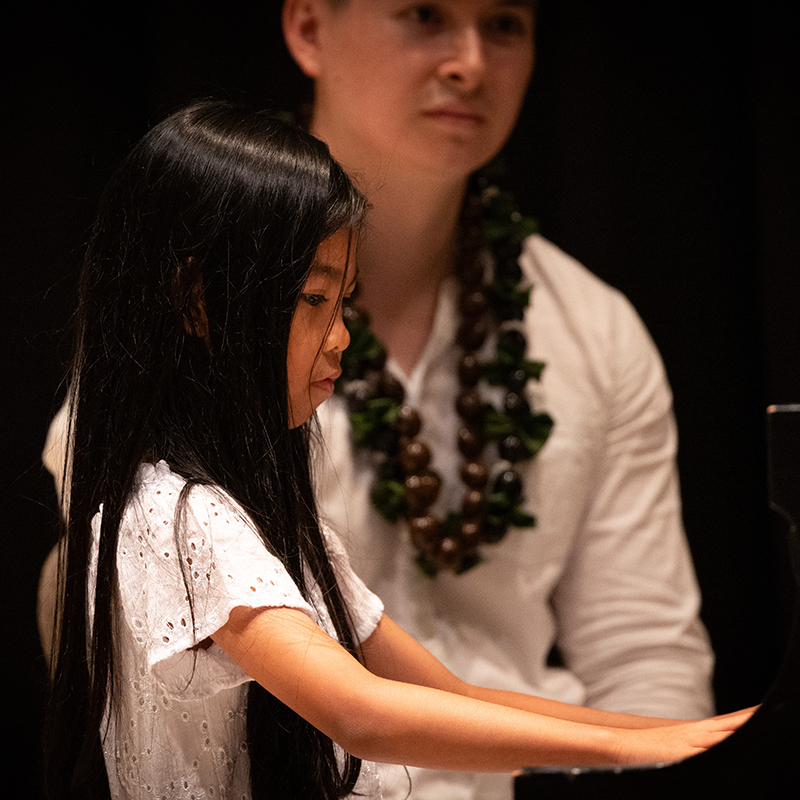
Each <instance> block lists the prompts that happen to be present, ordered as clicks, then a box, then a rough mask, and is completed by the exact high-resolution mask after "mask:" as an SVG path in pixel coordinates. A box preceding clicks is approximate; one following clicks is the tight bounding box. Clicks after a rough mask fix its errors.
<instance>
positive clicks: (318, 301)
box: [300, 292, 328, 307]
mask: <svg viewBox="0 0 800 800" xmlns="http://www.w3.org/2000/svg"><path fill="white" fill-rule="evenodd" d="M300 298H301V299H302V301H303V302H304V303H308V305H310V306H313V307H316V306H320V305H322V304H323V303H325V302H327V300H328V298H327V297H325V295H324V294H308V293H305V292H304V293H303V294H302V295H300Z"/></svg>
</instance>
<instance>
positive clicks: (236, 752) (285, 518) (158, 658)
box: [47, 101, 747, 800]
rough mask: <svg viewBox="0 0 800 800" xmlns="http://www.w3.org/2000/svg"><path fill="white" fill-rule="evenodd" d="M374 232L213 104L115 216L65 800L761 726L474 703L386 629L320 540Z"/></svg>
mask: <svg viewBox="0 0 800 800" xmlns="http://www.w3.org/2000/svg"><path fill="white" fill-rule="evenodd" d="M363 213H364V200H363V198H362V197H361V196H360V195H359V194H358V193H357V192H356V191H355V190H354V189H353V187H352V185H351V184H350V182H349V181H348V179H347V177H346V176H345V174H344V172H343V171H342V170H341V169H340V168H339V166H338V165H337V164H336V163H335V162H334V161H333V160H332V159H331V157H330V155H329V153H328V150H327V148H326V147H325V146H324V145H323V144H321V143H320V142H319V141H317V140H316V139H314V138H313V137H311V136H309V135H307V134H304V133H302V132H299V131H297V130H295V129H294V128H291V127H289V126H287V125H285V124H283V123H281V122H278V121H276V120H275V119H272V118H270V117H269V116H268V115H266V114H264V113H251V112H247V111H245V110H243V109H240V108H238V107H234V106H231V105H227V104H223V103H217V102H212V101H208V102H202V103H198V104H195V105H193V106H190V107H188V108H186V109H184V110H182V111H180V112H178V113H176V114H174V115H172V116H170V117H168V118H167V119H166V120H165V121H164V122H162V123H161V124H159V125H157V126H156V127H155V128H154V129H153V130H152V131H151V132H150V133H149V134H147V135H146V136H145V137H144V139H143V140H142V141H141V142H140V143H139V144H138V145H137V146H136V147H135V148H134V149H133V151H132V152H131V154H130V155H129V157H128V158H127V159H126V160H125V161H124V162H123V163H122V165H121V166H120V167H119V168H118V170H117V172H116V173H115V175H114V177H113V178H112V180H111V182H110V184H109V186H108V188H107V190H106V192H105V193H104V196H103V198H102V201H101V205H100V210H99V214H98V217H97V221H96V223H95V227H94V230H93V234H92V237H91V240H90V244H89V247H88V252H87V256H86V259H85V264H84V270H83V275H82V281H81V291H80V303H79V309H78V314H77V335H76V354H75V359H74V365H73V370H72V376H71V384H70V385H71V396H70V402H69V408H70V409H71V421H70V431H69V437H68V438H69V443H70V444H69V453H68V456H67V461H66V462H65V463H68V464H69V466H70V469H69V470H67V471H66V472H68V474H69V477H68V481H67V485H66V486H65V487H64V489H65V491H64V507H65V514H66V519H67V522H66V532H65V538H64V546H63V547H62V548H61V558H62V563H61V565H60V575H61V587H60V588H61V591H60V594H59V596H60V597H62V603H63V606H62V608H61V611H60V613H59V614H58V615H57V618H58V619H59V620H60V625H59V627H58V630H57V635H56V637H55V641H56V643H57V650H56V656H55V662H54V686H53V698H52V703H51V706H50V711H51V720H50V726H49V728H48V734H47V747H48V762H47V784H48V789H49V792H50V794H51V796H52V797H108V796H109V793H110V795H111V796H112V797H114V798H131V797H145V796H146V797H157V798H194V797H196V798H199V797H218V798H224V797H228V798H234V797H236V798H249V797H254V798H255V797H270V798H286V799H287V800H289V798H291V799H292V800H297V798H335V797H343V796H348V795H351V794H358V795H359V796H365V797H379V796H380V787H379V784H378V780H377V775H376V773H375V771H374V769H373V768H372V766H371V765H370V764H368V763H367V761H368V760H370V761H371V760H381V761H388V762H392V763H400V764H413V765H418V766H425V767H434V768H442V769H450V770H465V769H468V770H478V771H497V772H502V771H506V772H509V771H512V770H514V769H515V768H518V767H522V766H524V765H531V764H543V763H576V764H617V763H636V762H649V761H656V760H663V759H677V758H682V757H685V756H689V755H691V754H693V753H696V752H699V751H701V750H703V749H705V748H707V747H709V746H711V745H713V744H715V743H716V742H718V741H720V740H721V739H723V738H724V737H725V736H727V735H728V734H729V733H730V732H731V731H732V730H734V729H735V728H736V727H738V726H739V725H740V724H741V723H742V722H743V721H744V720H745V719H746V718H747V712H742V713H739V714H736V715H730V716H728V717H727V718H718V719H712V720H705V721H702V722H694V723H683V724H676V723H675V722H671V721H667V720H658V719H650V718H639V717H631V716H626V715H618V714H610V713H604V712H597V711H589V710H586V709H581V708H578V707H574V706H569V705H566V704H562V703H557V702H551V701H546V700H542V699H538V698H535V697H529V696H525V695H518V694H514V693H510V692H502V691H496V690H485V689H480V688H477V687H474V686H470V685H468V684H465V683H463V682H461V681H460V680H458V679H457V678H456V677H454V676H453V675H452V674H451V673H450V672H448V671H447V670H446V669H445V668H444V667H443V666H442V665H441V664H440V663H439V662H438V661H437V660H436V659H434V658H433V656H431V655H430V654H429V653H428V652H427V651H425V650H424V649H423V648H422V647H421V646H420V645H418V644H417V643H416V642H415V641H414V640H412V639H411V638H409V637H408V636H406V635H405V634H404V633H402V632H401V631H400V629H399V628H397V627H396V626H395V625H394V624H393V623H392V622H391V621H390V620H389V619H388V618H386V617H385V616H384V615H383V614H382V606H381V603H380V601H379V600H378V598H377V597H375V596H374V595H373V594H372V593H371V592H369V591H368V590H367V589H366V588H365V586H364V585H363V584H362V583H361V581H360V580H359V579H358V578H357V577H356V576H355V575H354V574H353V573H352V571H351V570H350V568H349V565H348V562H347V558H346V556H345V555H344V551H343V550H342V548H341V546H340V544H339V543H338V541H337V540H336V539H335V537H333V535H332V534H328V533H327V532H326V531H325V530H323V529H322V528H321V527H320V524H319V522H318V520H317V516H316V512H315V507H314V498H313V492H312V480H311V472H310V466H309V458H308V446H309V434H310V430H309V424H308V422H309V420H310V419H311V418H312V417H313V412H314V409H315V408H316V407H317V406H318V405H319V404H320V403H322V402H323V401H324V400H325V399H326V398H327V397H328V396H329V395H330V394H331V393H332V391H333V381H334V379H335V378H336V377H337V376H338V374H339V371H340V370H339V359H340V357H341V353H342V351H343V350H344V349H345V347H346V346H347V344H348V341H349V336H348V333H347V331H346V329H345V327H344V323H343V320H342V314H341V302H342V297H343V296H347V295H348V294H349V293H351V292H352V290H353V287H354V282H355V268H354V263H353V257H352V246H351V245H352V242H353V239H354V237H355V234H356V232H357V230H358V228H359V225H360V223H361V220H362V217H363ZM362 759H363V761H362Z"/></svg>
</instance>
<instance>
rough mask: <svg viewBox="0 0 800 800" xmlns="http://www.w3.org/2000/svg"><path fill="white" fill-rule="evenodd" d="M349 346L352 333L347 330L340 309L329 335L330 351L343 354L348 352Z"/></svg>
mask: <svg viewBox="0 0 800 800" xmlns="http://www.w3.org/2000/svg"><path fill="white" fill-rule="evenodd" d="M349 344H350V331H349V330H347V326H346V325H345V324H344V318H343V316H342V311H341V309H339V311H338V312H337V314H336V318H335V319H334V321H333V325H332V326H331V330H330V333H329V334H328V349H329V350H333V351H335V352H338V353H342V352H344V351H345V350H347V346H348V345H349Z"/></svg>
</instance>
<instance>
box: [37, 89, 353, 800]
mask: <svg viewBox="0 0 800 800" xmlns="http://www.w3.org/2000/svg"><path fill="white" fill-rule="evenodd" d="M364 208H365V202H364V199H363V198H362V196H361V195H359V194H358V192H357V191H356V190H355V189H354V188H353V186H352V184H351V183H350V181H349V180H348V178H347V176H346V175H345V174H344V172H343V171H342V169H341V168H340V167H339V166H338V165H337V164H336V162H334V161H333V159H332V158H331V157H330V154H329V152H328V149H327V147H326V146H325V145H324V144H322V143H321V142H319V141H318V140H316V139H314V138H313V137H312V136H310V135H308V134H306V133H304V132H302V131H300V130H298V129H296V128H295V127H293V126H290V125H288V124H286V123H284V122H281V121H279V120H278V119H277V118H275V117H274V116H271V115H269V114H267V113H264V112H252V111H248V110H245V109H242V108H240V107H238V106H234V105H231V104H228V103H223V102H218V101H202V102H198V103H195V104H193V105H192V106H189V107H188V108H185V109H183V110H181V111H179V112H177V113H175V114H173V115H171V116H169V117H168V118H167V119H165V120H164V121H163V122H161V123H160V124H158V125H157V126H156V127H154V128H153V129H152V130H151V131H150V132H149V133H148V134H147V135H146V136H145V137H144V138H143V139H142V140H141V141H140V142H139V143H138V144H137V145H136V146H135V147H134V149H133V150H132V151H131V153H130V155H129V156H128V157H127V158H126V159H125V160H124V161H123V162H122V163H121V165H120V166H119V167H118V168H117V170H116V171H115V173H114V175H113V177H112V179H111V181H110V182H109V184H108V186H107V188H106V190H105V192H104V194H103V196H102V199H101V201H100V207H99V211H98V215H97V218H96V222H95V225H94V228H93V230H92V234H91V238H90V241H89V245H88V248H87V253H86V257H85V261H84V266H83V271H82V277H81V287H80V300H79V308H78V312H77V315H76V326H75V330H76V342H75V357H74V363H73V366H72V371H71V378H70V399H69V405H70V411H71V414H70V426H69V428H70V432H69V439H70V442H69V447H68V455H67V461H66V464H65V468H66V469H65V474H66V475H67V476H68V478H67V481H66V485H65V487H64V490H65V491H64V495H63V496H64V510H65V520H66V521H65V531H64V535H63V538H62V547H61V564H60V569H59V588H60V591H59V595H60V609H59V613H58V615H57V619H58V621H59V624H58V629H57V631H56V641H57V643H58V647H57V651H56V661H55V665H54V681H53V696H52V701H51V703H50V716H49V721H48V726H47V729H46V737H45V749H46V753H47V758H46V785H47V790H48V794H49V796H50V797H52V798H77V797H81V798H94V797H108V787H107V783H106V780H105V767H104V762H103V755H102V752H101V744H100V742H101V738H100V737H101V725H102V722H103V717H104V712H105V710H106V708H107V707H108V705H109V704H110V703H111V702H112V699H113V692H114V686H115V683H116V682H117V681H118V680H119V678H120V676H119V675H118V672H117V669H118V662H117V659H116V658H115V652H114V640H115V636H114V630H115V625H117V624H118V620H117V619H116V617H115V614H116V612H117V579H116V549H117V538H118V532H119V526H120V521H121V519H122V515H123V511H124V509H125V506H126V503H127V501H128V499H129V497H130V495H131V492H132V490H133V489H134V486H135V477H136V473H137V470H138V469H139V466H140V464H141V463H142V462H146V461H157V460H159V459H163V460H165V461H166V462H167V463H168V464H169V466H170V468H171V469H172V470H173V471H175V472H177V473H180V474H181V475H182V476H184V477H185V478H186V480H187V487H186V490H185V491H184V492H183V494H182V502H184V503H185V500H186V495H187V492H188V491H189V490H190V489H191V487H192V486H194V485H197V484H204V485H213V486H218V487H221V488H222V489H223V490H224V491H226V492H227V493H228V494H229V495H231V496H232V497H233V498H234V499H235V500H236V501H237V502H238V503H240V504H241V505H242V507H243V508H244V509H245V510H246V511H247V512H248V513H249V515H250V517H251V519H252V521H253V522H254V523H255V526H256V527H257V529H258V531H259V532H260V534H261V536H262V538H263V540H264V544H265V546H266V547H267V548H269V550H270V551H271V552H273V553H274V554H276V555H277V556H278V557H279V558H280V560H281V561H282V562H283V564H284V565H285V567H286V569H287V570H288V572H289V574H290V575H291V576H292V578H294V580H295V581H296V583H297V585H298V587H299V588H300V590H301V591H302V592H303V593H304V594H305V596H306V597H307V598H308V591H307V588H306V583H305V579H304V578H305V575H306V570H307V571H308V573H309V574H311V575H313V576H314V578H315V579H316V581H317V583H318V585H319V586H320V589H321V591H322V595H323V597H324V598H325V603H326V605H327V608H328V610H329V612H330V615H331V617H332V619H333V621H334V625H335V629H336V633H337V635H338V637H339V639H340V640H341V642H342V644H343V645H344V646H345V647H347V648H348V649H349V650H350V651H351V652H353V653H355V652H356V647H355V643H354V637H353V634H352V630H351V626H350V624H349V620H348V614H347V609H346V607H345V604H344V602H343V599H342V595H341V593H340V591H339V588H338V586H337V582H336V577H335V575H334V572H333V569H332V567H331V564H330V562H329V560H328V557H327V554H326V549H325V544H324V541H323V537H322V534H321V532H320V528H319V524H318V521H317V515H316V509H315V505H314V499H313V492H312V479H311V474H310V465H309V431H308V427H307V426H306V425H303V426H301V427H299V428H296V429H293V430H290V428H289V414H288V389H287V372H286V353H287V347H288V341H289V330H290V326H291V321H292V316H293V313H294V310H295V307H296V304H297V301H298V297H299V293H300V291H301V289H302V287H303V284H304V282H305V279H306V277H307V275H308V273H309V270H310V266H311V263H312V259H313V258H314V255H315V252H316V250H317V247H318V246H319V244H320V243H321V242H322V241H323V240H324V239H326V238H328V237H329V236H331V235H332V234H333V233H335V232H337V231H338V230H340V229H342V228H349V229H350V230H351V231H352V230H354V229H355V228H357V226H358V225H360V223H361V221H362V219H363V214H364ZM203 312H204V314H203ZM101 504H102V505H103V514H102V527H101V535H100V550H99V562H98V581H97V591H96V597H95V612H94V618H93V619H92V620H91V621H88V622H87V616H86V615H87V611H86V609H87V591H88V590H87V581H86V574H87V564H88V561H89V552H90V550H89V548H90V540H91V529H90V523H91V519H92V517H93V516H94V515H95V514H96V513H97V511H98V509H99V507H100V505H101ZM180 508H181V504H180V503H179V513H178V514H176V523H177V530H178V535H177V536H176V539H179V538H180V518H181V514H180ZM87 643H88V644H87ZM247 725H248V746H249V751H250V761H251V781H252V787H253V796H254V797H255V798H258V797H261V796H269V797H271V798H272V797H274V798H286V800H296V799H297V798H300V797H302V798H334V797H341V796H344V795H346V794H347V793H349V791H350V790H351V789H352V788H353V786H354V784H355V781H356V779H357V777H358V774H359V770H360V762H359V761H358V760H357V759H354V758H352V757H350V756H348V757H346V758H345V761H344V764H340V765H337V761H336V757H335V753H334V749H333V744H332V742H331V741H330V739H328V738H327V737H325V736H324V735H323V734H322V733H320V732H319V731H317V730H316V729H315V728H313V727H312V726H311V725H309V724H308V723H307V722H306V721H305V720H303V719H301V718H300V717H299V716H298V715H297V714H295V713H294V712H293V711H291V709H289V708H287V707H286V706H284V705H283V704H281V703H280V702H279V701H278V700H277V699H276V698H274V697H272V696H271V695H269V694H268V693H267V692H266V691H265V690H263V689H261V688H260V687H258V686H257V685H256V684H255V683H254V682H253V683H251V689H250V693H249V698H248V723H247Z"/></svg>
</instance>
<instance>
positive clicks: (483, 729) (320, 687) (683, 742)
mask: <svg viewBox="0 0 800 800" xmlns="http://www.w3.org/2000/svg"><path fill="white" fill-rule="evenodd" d="M213 639H214V640H215V642H216V643H217V644H218V645H219V646H220V647H222V648H223V649H224V650H225V651H226V652H227V653H228V655H230V656H231V658H232V659H233V660H234V661H236V662H237V663H238V664H240V666H241V667H242V668H243V669H244V670H245V671H246V672H247V673H248V674H249V675H250V676H252V677H253V678H254V679H255V680H256V681H258V682H259V683H260V684H261V685H262V686H263V687H264V688H265V689H267V690H268V691H269V692H271V693H272V694H274V695H275V696H276V697H277V698H278V699H280V700H281V701H282V702H284V703H285V704H286V705H288V706H289V707H291V708H292V709H293V710H294V711H296V712H297V713H298V714H299V715H300V716H302V717H304V718H305V719H307V720H308V721H309V722H310V723H311V724H312V725H314V726H315V727H317V728H318V729H319V730H321V731H322V732H323V733H325V734H326V735H327V736H329V737H330V738H331V739H333V740H334V741H336V742H337V743H338V744H340V745H341V746H342V747H343V748H344V749H345V750H346V751H347V752H349V753H351V754H352V755H354V756H356V757H359V758H363V759H368V760H370V761H383V762H388V763H398V764H407V765H411V766H420V767H428V768H434V769H449V770H465V771H486V772H510V771H513V770H515V769H517V768H519V767H523V766H532V765H537V764H581V765H591V764H618V763H647V762H654V761H663V760H674V759H679V758H683V757H686V756H689V755H692V754H695V753H698V752H700V751H702V750H704V749H706V748H708V747H710V746H712V745H713V744H716V743H717V742H719V741H721V740H722V739H724V738H725V737H726V736H727V735H728V734H729V733H730V732H732V731H733V730H734V729H735V728H736V727H738V726H739V725H740V724H741V723H742V722H743V721H744V720H745V719H746V718H747V716H748V714H747V713H746V712H743V713H742V714H740V715H738V716H731V717H729V718H727V719H715V720H705V721H701V722H695V723H686V724H680V725H674V724H673V725H670V726H669V727H656V728H649V729H647V730H632V729H629V728H615V727H612V726H609V725H595V724H583V723H582V722H576V721H574V719H573V718H570V717H574V718H579V717H583V716H584V715H588V716H592V715H593V714H599V713H601V712H589V711H587V710H585V709H576V708H575V707H572V706H566V705H564V704H561V703H550V702H547V701H541V700H539V701H537V700H536V699H535V698H526V699H525V700H524V701H520V704H521V705H524V706H527V708H518V707H515V704H514V703H512V702H511V700H512V699H514V698H517V697H519V698H523V697H524V696H523V695H514V694H513V693H505V692H499V693H493V692H489V696H496V697H497V699H500V700H501V703H499V704H498V703H496V702H486V701H485V700H483V699H478V698H480V697H482V696H483V693H484V692H487V691H488V690H477V689H476V688H475V687H471V686H469V685H468V684H464V683H463V682H461V681H459V680H458V679H457V678H455V677H454V676H453V675H452V674H451V673H450V672H449V671H448V670H446V669H445V668H444V667H443V666H442V665H441V664H440V663H439V662H438V661H437V660H436V659H435V658H433V656H431V655H430V654H428V653H427V651H426V650H425V649H424V648H422V647H420V646H419V645H418V644H416V642H414V641H413V639H411V638H410V637H408V636H407V635H406V634H404V633H403V632H402V631H400V629H399V628H397V626H395V625H394V624H393V623H391V621H389V620H388V619H387V618H386V617H383V619H382V620H381V622H380V624H379V625H378V627H377V628H376V630H375V632H374V633H373V634H372V636H370V637H369V639H368V640H367V641H366V642H365V643H364V656H365V661H366V663H367V664H368V665H369V666H370V667H371V668H374V669H375V670H376V673H373V672H371V671H369V670H368V669H366V668H365V667H364V666H362V665H361V664H360V663H359V662H358V661H357V660H356V659H355V658H353V657H352V656H350V655H349V654H348V653H347V652H346V651H345V650H344V649H343V648H342V647H341V646H340V645H339V644H338V643H336V642H334V641H333V640H332V639H331V638H330V637H329V636H327V635H326V634H325V633H324V632H323V631H322V630H321V629H320V628H319V627H318V626H317V625H316V624H315V623H314V622H313V621H312V620H310V619H309V618H308V616H306V614H304V613H303V612H301V611H297V610H294V609H283V608H275V609H251V608H236V609H234V610H233V612H232V613H231V615H230V618H229V620H228V622H227V623H226V624H225V625H224V626H223V627H222V628H220V630H219V631H217V633H216V634H214V636H213ZM473 692H474V693H475V695H476V696H470V695H471V694H472V693H473ZM503 701H505V702H503ZM540 703H541V704H542V705H541V708H544V709H546V710H547V711H546V713H537V712H536V709H537V708H539V704H540ZM562 711H563V712H564V714H560V716H559V715H556V714H557V713H560V712H562ZM551 713H552V714H554V716H549V715H548V714H551ZM565 714H566V715H567V718H564V715H565Z"/></svg>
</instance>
